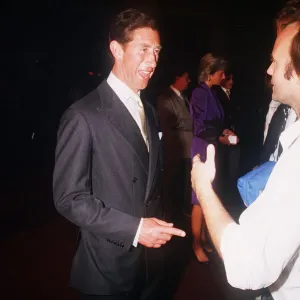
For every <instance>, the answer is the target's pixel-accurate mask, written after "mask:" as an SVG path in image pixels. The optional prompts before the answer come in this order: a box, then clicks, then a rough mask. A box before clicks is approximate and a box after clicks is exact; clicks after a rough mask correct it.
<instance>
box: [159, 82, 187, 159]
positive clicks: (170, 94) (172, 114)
mask: <svg viewBox="0 0 300 300" xmlns="http://www.w3.org/2000/svg"><path fill="white" fill-rule="evenodd" d="M157 112H158V116H159V121H160V125H161V128H162V132H163V142H164V149H165V161H166V162H168V161H172V160H173V159H180V158H190V153H191V145H192V139H193V120H192V118H191V117H190V112H189V109H188V103H186V102H185V100H184V99H182V98H181V97H179V96H178V95H177V94H176V93H175V92H174V91H173V90H172V89H171V88H170V87H169V88H168V89H166V90H165V91H164V92H163V93H162V94H161V95H160V96H159V97H158V100H157Z"/></svg>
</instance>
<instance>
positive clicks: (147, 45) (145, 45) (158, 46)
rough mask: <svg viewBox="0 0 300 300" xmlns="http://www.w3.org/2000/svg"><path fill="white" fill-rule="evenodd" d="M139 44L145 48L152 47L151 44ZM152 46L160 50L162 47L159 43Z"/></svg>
mask: <svg viewBox="0 0 300 300" xmlns="http://www.w3.org/2000/svg"><path fill="white" fill-rule="evenodd" d="M141 46H142V47H145V48H151V47H152V46H151V45H150V44H148V43H142V44H141ZM154 48H155V49H159V50H161V49H162V46H161V45H157V46H155V47H154Z"/></svg>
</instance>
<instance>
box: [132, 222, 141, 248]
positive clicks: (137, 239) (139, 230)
mask: <svg viewBox="0 0 300 300" xmlns="http://www.w3.org/2000/svg"><path fill="white" fill-rule="evenodd" d="M142 225H143V218H141V221H140V225H139V227H138V229H137V231H136V234H135V237H134V240H133V243H132V245H133V246H134V247H137V245H138V241H139V236H140V232H141V229H142Z"/></svg>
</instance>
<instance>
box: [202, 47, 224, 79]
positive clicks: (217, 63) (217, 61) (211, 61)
mask: <svg viewBox="0 0 300 300" xmlns="http://www.w3.org/2000/svg"><path fill="white" fill-rule="evenodd" d="M226 66H227V62H226V60H225V59H223V58H222V57H220V56H215V55H213V54H212V53H207V54H205V55H204V56H203V57H202V58H201V60H200V63H199V68H198V83H201V82H204V81H206V80H208V77H209V75H212V74H214V73H216V72H217V71H219V70H225V69H226Z"/></svg>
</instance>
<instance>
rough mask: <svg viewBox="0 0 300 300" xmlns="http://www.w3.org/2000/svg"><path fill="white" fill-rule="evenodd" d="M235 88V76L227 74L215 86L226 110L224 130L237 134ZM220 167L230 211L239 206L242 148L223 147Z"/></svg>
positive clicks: (226, 202)
mask: <svg viewBox="0 0 300 300" xmlns="http://www.w3.org/2000/svg"><path fill="white" fill-rule="evenodd" d="M232 86H233V75H232V73H230V72H228V71H227V72H225V79H223V80H222V82H221V85H220V86H214V87H213V88H214V91H215V93H216V95H217V97H218V99H219V101H220V103H221V105H222V107H223V110H224V128H228V129H229V130H231V131H233V132H234V133H236V127H237V126H236V125H237V118H238V109H237V107H236V105H235V103H234V102H233V101H232V97H231V89H232ZM220 150H221V151H220V166H221V171H220V172H221V181H222V191H223V193H224V197H223V199H225V203H224V204H225V205H227V208H228V209H229V210H230V209H231V208H233V207H235V206H236V205H237V204H239V203H241V201H240V200H239V193H238V190H237V180H238V176H239V161H240V146H239V144H237V145H232V144H230V145H221V149H220Z"/></svg>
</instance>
